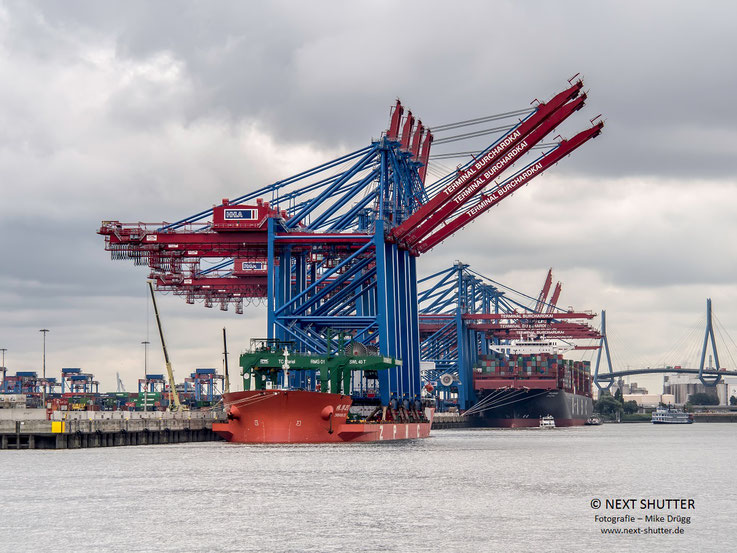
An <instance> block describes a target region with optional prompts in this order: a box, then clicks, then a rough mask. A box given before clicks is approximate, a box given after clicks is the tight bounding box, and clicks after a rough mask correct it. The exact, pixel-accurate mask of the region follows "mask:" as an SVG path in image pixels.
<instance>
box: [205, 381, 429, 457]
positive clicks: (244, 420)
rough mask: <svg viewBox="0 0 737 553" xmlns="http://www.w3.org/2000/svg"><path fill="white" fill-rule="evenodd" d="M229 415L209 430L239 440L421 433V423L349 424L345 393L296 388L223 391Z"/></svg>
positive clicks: (359, 438)
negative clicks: (225, 420)
mask: <svg viewBox="0 0 737 553" xmlns="http://www.w3.org/2000/svg"><path fill="white" fill-rule="evenodd" d="M223 402H224V404H225V410H226V412H227V413H229V420H228V422H225V423H214V424H213V426H212V429H213V431H214V432H215V433H216V434H218V435H219V436H221V437H222V438H224V439H225V440H226V441H228V442H234V443H244V444H295V443H303V444H317V443H345V442H379V441H392V440H410V439H417V438H427V437H428V436H429V435H430V427H431V426H432V415H433V410H432V409H426V410H425V412H426V415H427V417H428V420H427V422H408V423H402V422H397V423H393V422H384V423H349V422H347V416H348V411H349V409H350V407H351V404H352V399H351V397H350V396H346V395H341V394H328V393H321V392H306V391H301V390H261V391H245V392H231V393H226V394H223Z"/></svg>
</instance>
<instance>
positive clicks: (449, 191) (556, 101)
mask: <svg viewBox="0 0 737 553" xmlns="http://www.w3.org/2000/svg"><path fill="white" fill-rule="evenodd" d="M582 88H583V81H581V80H579V81H577V82H576V83H574V84H573V85H572V86H571V87H569V88H567V89H566V90H564V91H562V92H560V93H558V94H557V95H556V96H554V97H553V98H552V99H551V100H550V101H549V102H547V103H541V104H539V105H538V106H537V108H536V109H535V111H534V112H533V113H532V114H531V115H530V116H528V117H527V118H526V119H525V120H524V121H523V122H522V123H520V124H519V125H518V126H517V127H515V128H514V129H513V130H512V131H511V132H510V133H509V134H508V135H506V136H505V137H504V138H503V139H501V140H500V141H498V142H497V144H496V146H494V147H493V148H491V149H490V150H489V151H488V152H486V153H485V154H484V155H483V156H482V157H481V158H480V159H478V160H476V162H475V163H474V164H473V165H471V166H470V167H468V168H467V169H466V170H464V171H462V172H461V173H460V174H459V175H458V177H457V178H456V179H455V180H454V181H453V182H452V183H450V184H449V185H448V186H446V187H445V188H444V189H443V190H441V191H440V192H438V193H437V194H436V195H435V196H433V197H432V198H431V199H430V200H429V201H428V202H427V203H426V204H424V205H423V206H422V207H420V208H419V209H418V210H417V211H416V212H415V213H414V214H413V215H411V216H410V217H409V218H407V220H406V221H404V222H403V223H402V224H401V225H399V226H397V227H395V228H394V229H393V230H392V236H393V237H394V238H395V239H400V238H402V237H403V236H404V235H405V234H407V233H408V232H409V231H411V230H412V229H414V228H415V227H416V226H417V225H418V224H419V223H420V222H421V221H423V220H424V219H425V217H427V215H429V214H430V213H432V212H433V211H435V210H436V209H438V208H439V207H440V206H442V205H443V204H444V203H445V202H447V201H448V200H449V199H450V198H451V197H452V196H453V195H454V194H455V193H456V192H457V191H458V189H459V188H460V187H462V186H463V184H464V183H465V182H467V181H469V180H470V179H472V178H473V177H474V176H475V175H477V174H479V173H480V172H483V171H484V170H485V169H486V167H488V166H489V165H490V164H491V163H493V162H494V161H495V160H496V159H498V158H499V157H501V156H502V155H504V153H505V152H507V151H508V150H509V149H510V148H512V147H513V146H514V145H515V144H517V143H518V142H519V141H520V140H522V139H523V138H524V137H525V136H527V135H528V134H529V133H531V132H532V131H533V130H534V129H535V128H536V127H537V126H538V125H540V124H541V123H542V122H543V121H545V120H546V119H547V118H548V117H550V116H551V115H552V114H553V112H555V110H557V109H558V108H560V107H561V106H563V105H564V104H565V103H566V102H568V101H569V100H572V99H574V98H575V97H576V96H578V94H579V92H580V91H581V89H582ZM395 113H396V110H395ZM393 123H394V119H392V124H393ZM391 128H392V127H390V131H391ZM397 129H398V127H397ZM390 134H391V133H390Z"/></svg>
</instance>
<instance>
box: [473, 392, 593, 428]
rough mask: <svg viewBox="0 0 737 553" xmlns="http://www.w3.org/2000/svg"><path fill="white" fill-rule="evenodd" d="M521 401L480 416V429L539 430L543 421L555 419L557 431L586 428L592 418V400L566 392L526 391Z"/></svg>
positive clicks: (490, 410)
mask: <svg viewBox="0 0 737 553" xmlns="http://www.w3.org/2000/svg"><path fill="white" fill-rule="evenodd" d="M525 396H527V397H526V398H525V397H524V396H523V398H521V399H520V400H518V401H516V402H514V403H511V404H508V405H504V406H502V407H500V408H499V409H489V410H488V411H486V412H484V413H482V414H481V416H480V417H479V420H478V425H479V426H482V427H492V428H537V427H538V426H539V425H540V417H545V416H547V415H550V416H552V417H553V418H554V419H555V426H556V427H564V426H583V425H585V424H586V421H587V420H588V419H589V417H591V415H592V414H593V401H592V399H591V398H590V397H587V396H583V395H578V394H572V393H570V392H564V391H563V390H556V389H551V390H536V389H532V390H526V391H525Z"/></svg>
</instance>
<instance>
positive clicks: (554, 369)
mask: <svg viewBox="0 0 737 553" xmlns="http://www.w3.org/2000/svg"><path fill="white" fill-rule="evenodd" d="M539 345H540V344H539ZM591 386H592V378H591V368H590V364H589V362H587V361H572V360H569V359H564V358H563V355H562V353H560V352H556V350H555V348H551V347H541V348H539V349H538V352H537V353H527V352H524V351H523V350H522V349H518V350H517V351H515V349H514V348H511V349H510V348H509V347H508V346H507V349H506V350H500V351H495V352H492V353H491V354H489V355H486V356H480V357H479V363H478V365H477V366H476V368H475V372H474V388H475V390H476V395H477V397H478V401H477V403H476V404H475V405H474V406H473V407H472V408H471V409H469V411H468V412H467V414H472V413H475V414H477V415H478V420H477V423H478V424H479V425H480V426H491V427H508V428H519V427H536V426H539V421H540V418H541V417H546V416H548V415H550V416H552V417H553V418H554V419H555V425H556V426H558V427H560V426H578V425H583V424H585V423H586V421H587V420H588V419H589V418H590V417H591V416H592V414H593V399H592V396H591V390H592V388H591Z"/></svg>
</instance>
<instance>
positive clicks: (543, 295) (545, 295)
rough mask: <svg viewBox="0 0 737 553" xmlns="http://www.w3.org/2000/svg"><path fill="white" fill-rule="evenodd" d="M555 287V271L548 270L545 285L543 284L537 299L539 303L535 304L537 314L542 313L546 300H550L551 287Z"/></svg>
mask: <svg viewBox="0 0 737 553" xmlns="http://www.w3.org/2000/svg"><path fill="white" fill-rule="evenodd" d="M552 285H553V269H552V268H550V269H548V276H546V277H545V284H543V287H542V290H540V295H539V296H538V297H537V303H535V313H542V309H543V306H544V305H545V300H546V299H548V294H549V293H550V287H551V286H552Z"/></svg>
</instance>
